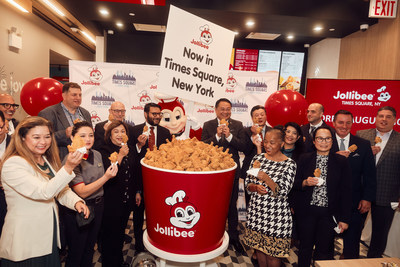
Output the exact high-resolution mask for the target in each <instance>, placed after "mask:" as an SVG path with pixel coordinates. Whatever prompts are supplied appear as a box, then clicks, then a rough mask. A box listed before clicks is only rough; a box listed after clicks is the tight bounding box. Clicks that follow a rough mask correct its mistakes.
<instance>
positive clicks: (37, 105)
mask: <svg viewBox="0 0 400 267" xmlns="http://www.w3.org/2000/svg"><path fill="white" fill-rule="evenodd" d="M62 87H63V85H62V83H60V82H59V81H57V80H54V79H52V78H44V77H42V78H35V79H33V80H30V81H29V82H27V83H26V84H25V85H24V86H23V87H22V90H21V94H20V100H21V105H22V107H23V108H24V110H25V112H26V113H28V114H29V115H31V116H37V115H38V113H39V112H40V111H41V110H42V109H44V108H47V107H48V106H51V105H54V104H57V103H60V102H61V101H62V100H63V98H62Z"/></svg>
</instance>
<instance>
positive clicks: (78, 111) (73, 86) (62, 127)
mask: <svg viewBox="0 0 400 267" xmlns="http://www.w3.org/2000/svg"><path fill="white" fill-rule="evenodd" d="M62 98H63V101H61V102H60V103H58V104H55V105H52V106H50V107H47V108H45V109H43V110H42V111H40V112H39V116H40V117H43V118H45V119H47V120H49V121H50V122H51V123H52V124H53V131H54V134H55V137H56V141H57V146H58V149H59V150H60V152H59V153H60V159H61V160H63V159H64V157H65V156H66V155H67V154H68V149H67V145H70V144H71V132H72V127H73V126H74V121H75V120H76V119H79V120H85V121H87V122H89V123H90V124H92V121H91V118H90V117H91V116H90V113H89V111H87V110H86V109H84V108H82V107H81V106H80V105H81V104H82V89H81V87H80V86H79V84H77V83H66V84H64V85H63V89H62Z"/></svg>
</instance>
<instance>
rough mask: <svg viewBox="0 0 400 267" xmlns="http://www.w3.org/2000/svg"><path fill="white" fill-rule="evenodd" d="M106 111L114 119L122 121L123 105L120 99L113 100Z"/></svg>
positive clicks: (123, 114)
mask: <svg viewBox="0 0 400 267" xmlns="http://www.w3.org/2000/svg"><path fill="white" fill-rule="evenodd" d="M108 112H109V113H110V115H111V116H112V118H113V119H114V120H118V121H122V120H123V119H124V118H125V112H126V110H125V105H124V104H123V103H122V102H120V101H115V102H113V103H112V104H111V107H110V109H109V110H108Z"/></svg>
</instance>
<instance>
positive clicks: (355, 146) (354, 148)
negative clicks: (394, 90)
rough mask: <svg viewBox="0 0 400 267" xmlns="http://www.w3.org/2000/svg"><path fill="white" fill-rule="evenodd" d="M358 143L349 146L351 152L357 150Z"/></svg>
mask: <svg viewBox="0 0 400 267" xmlns="http://www.w3.org/2000/svg"><path fill="white" fill-rule="evenodd" d="M357 148H358V147H357V145H356V144H352V145H351V146H349V149H348V150H349V151H350V153H353V152H355V151H356V150H357Z"/></svg>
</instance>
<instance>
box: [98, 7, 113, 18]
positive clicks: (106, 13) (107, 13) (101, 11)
mask: <svg viewBox="0 0 400 267" xmlns="http://www.w3.org/2000/svg"><path fill="white" fill-rule="evenodd" d="M99 12H100V14H102V15H103V16H108V15H110V13H109V12H108V10H107V9H104V8H103V9H100V10H99Z"/></svg>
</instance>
